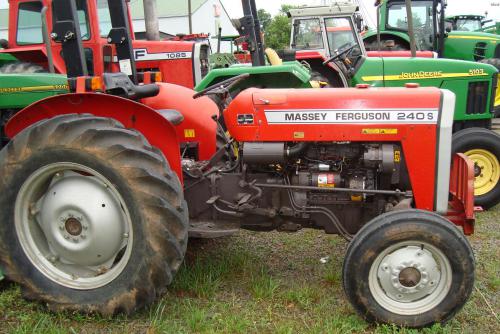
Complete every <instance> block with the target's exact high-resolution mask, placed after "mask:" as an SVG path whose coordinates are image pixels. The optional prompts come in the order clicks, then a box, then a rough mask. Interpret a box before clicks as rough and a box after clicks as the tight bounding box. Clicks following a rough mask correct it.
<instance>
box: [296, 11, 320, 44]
mask: <svg viewBox="0 0 500 334" xmlns="http://www.w3.org/2000/svg"><path fill="white" fill-rule="evenodd" d="M293 27H294V33H293V42H292V48H294V49H298V50H317V49H324V48H325V47H324V44H323V37H322V32H321V24H320V20H319V19H318V18H314V19H300V20H295V21H294V25H293Z"/></svg>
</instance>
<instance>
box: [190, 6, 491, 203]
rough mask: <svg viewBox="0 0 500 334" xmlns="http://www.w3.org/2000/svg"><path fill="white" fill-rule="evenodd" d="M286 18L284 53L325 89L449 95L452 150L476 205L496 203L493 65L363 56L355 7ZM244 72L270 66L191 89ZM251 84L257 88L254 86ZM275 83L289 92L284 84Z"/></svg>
mask: <svg viewBox="0 0 500 334" xmlns="http://www.w3.org/2000/svg"><path fill="white" fill-rule="evenodd" d="M290 16H291V17H292V19H293V32H292V42H291V49H292V51H289V52H287V53H288V54H290V53H291V54H293V55H294V56H293V57H294V59H296V60H298V61H300V62H302V64H304V66H306V67H308V68H310V69H311V71H312V73H313V77H314V79H316V80H317V81H320V82H323V83H325V84H326V85H327V86H330V87H343V88H344V87H355V86H357V85H366V87H368V86H374V87H401V86H405V85H406V84H408V83H417V84H419V85H420V86H430V87H432V86H433V87H439V88H446V89H449V90H451V91H453V92H454V93H455V94H456V95H457V104H456V107H455V113H454V133H455V134H454V150H455V152H462V153H466V154H467V155H468V156H469V157H471V158H472V159H473V160H474V161H475V162H476V203H477V205H480V206H483V207H485V208H489V207H492V206H494V205H495V204H497V203H498V202H499V201H500V164H499V160H498V157H499V156H500V136H498V134H496V133H494V132H493V131H491V130H490V129H491V122H492V118H493V117H494V113H493V112H494V101H495V91H496V85H497V74H498V72H497V70H496V69H495V68H494V67H493V66H490V65H487V64H479V63H475V62H467V61H459V60H451V59H429V58H415V59H411V60H410V59H408V58H394V57H388V58H382V57H368V56H367V53H366V50H365V47H364V45H363V40H362V37H361V34H360V31H361V30H362V28H363V24H362V21H361V17H360V15H359V11H358V7H357V5H355V4H352V3H349V2H343V3H335V4H333V5H332V6H319V7H306V8H299V9H295V10H291V11H290ZM270 54H271V53H270ZM269 58H270V60H271V62H272V63H274V62H275V61H276V58H275V57H269ZM278 63H281V61H280V60H278ZM283 63H284V64H286V62H283ZM249 70H252V71H257V70H258V71H261V72H262V71H268V72H269V71H272V70H273V66H266V67H262V66H260V67H253V68H249V67H231V68H228V69H217V70H213V71H211V72H210V73H209V74H208V75H207V77H206V78H205V79H204V80H203V81H202V83H201V84H200V85H199V86H198V87H197V88H196V89H197V90H202V89H204V88H206V87H208V86H210V85H212V84H213V83H216V82H218V81H220V80H222V79H227V78H228V77H230V76H236V75H238V74H241V73H245V72H247V71H249ZM245 84H246V85H248V84H250V83H245ZM251 84H255V85H257V86H259V85H258V83H255V81H254V82H251ZM280 84H281V85H282V86H281V87H289V86H288V84H289V83H288V82H281V83H280ZM264 85H265V83H261V84H260V86H264ZM382 130H386V129H385V128H384V129H382Z"/></svg>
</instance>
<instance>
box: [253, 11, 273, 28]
mask: <svg viewBox="0 0 500 334" xmlns="http://www.w3.org/2000/svg"><path fill="white" fill-rule="evenodd" d="M257 16H258V18H259V21H260V24H261V25H262V29H263V30H266V29H267V27H268V26H269V24H270V23H271V21H272V15H271V14H270V13H269V12H267V11H266V10H265V9H259V10H258V11H257Z"/></svg>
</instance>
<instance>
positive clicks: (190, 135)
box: [142, 82, 219, 160]
mask: <svg viewBox="0 0 500 334" xmlns="http://www.w3.org/2000/svg"><path fill="white" fill-rule="evenodd" d="M157 85H158V86H159V87H160V93H159V94H158V95H156V96H154V97H150V98H147V99H143V100H142V102H143V103H144V104H145V105H147V106H149V107H150V108H153V109H154V110H162V109H173V110H177V111H179V112H180V113H181V114H182V116H183V117H184V121H183V122H182V123H181V124H179V125H178V126H176V127H175V131H176V132H177V137H178V138H179V142H180V145H181V146H183V147H186V146H189V147H192V148H196V150H197V155H196V156H197V158H198V159H199V160H210V158H212V156H213V155H214V154H215V151H216V138H217V122H216V121H215V120H216V119H217V118H218V117H219V107H218V106H217V104H215V103H214V101H212V99H210V98H209V97H206V96H203V97H200V98H197V99H194V98H193V95H194V94H196V92H195V91H193V90H192V89H189V88H186V87H183V86H179V85H174V84H170V83H164V82H161V83H158V84H157Z"/></svg>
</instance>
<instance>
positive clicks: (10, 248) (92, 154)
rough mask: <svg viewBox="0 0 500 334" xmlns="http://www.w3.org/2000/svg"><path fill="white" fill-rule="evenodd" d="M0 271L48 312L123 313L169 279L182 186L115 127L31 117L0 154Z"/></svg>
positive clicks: (180, 226)
mask: <svg viewBox="0 0 500 334" xmlns="http://www.w3.org/2000/svg"><path fill="white" fill-rule="evenodd" d="M0 175H2V178H1V180H0V184H1V187H2V189H3V191H2V193H0V207H1V208H2V210H0V221H1V222H2V224H0V266H1V267H2V268H4V269H5V271H6V276H7V278H9V279H11V280H12V281H15V282H18V283H19V284H20V285H21V287H22V290H23V295H24V296H25V297H26V298H28V299H30V300H37V301H42V302H44V303H46V304H48V305H49V307H50V308H51V309H53V310H75V311H82V312H96V313H101V314H104V315H112V314H116V313H126V314H130V313H132V312H134V311H135V310H136V309H138V308H141V307H144V306H146V305H148V304H150V303H152V302H153V301H154V300H155V299H156V298H157V296H158V295H159V294H161V293H162V292H163V291H164V289H165V288H166V286H167V285H168V284H169V283H170V282H171V281H172V278H173V276H174V274H175V273H176V271H177V269H178V268H179V266H180V264H181V263H182V261H183V258H184V254H185V251H186V246H187V226H188V214H187V208H186V204H185V201H184V199H183V194H182V187H181V185H180V182H179V179H178V178H177V176H176V175H175V174H174V173H173V172H172V171H171V170H170V168H169V166H168V163H167V161H166V160H165V158H164V156H163V155H162V154H161V153H160V152H159V151H158V150H156V149H155V148H153V147H151V146H150V145H149V144H148V143H147V141H146V139H145V138H144V137H143V136H142V135H141V134H140V133H138V132H135V131H133V130H128V129H125V128H123V126H121V125H120V124H119V123H118V122H116V121H114V120H111V119H107V118H97V117H93V116H81V115H69V116H60V117H55V118H52V119H48V120H44V121H41V122H39V123H37V124H35V125H33V126H31V127H29V128H27V129H26V130H24V131H23V132H21V133H20V134H19V135H17V136H16V137H15V138H14V139H13V140H12V141H11V142H10V143H9V144H8V145H7V146H6V147H5V148H4V149H3V150H2V151H0Z"/></svg>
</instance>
